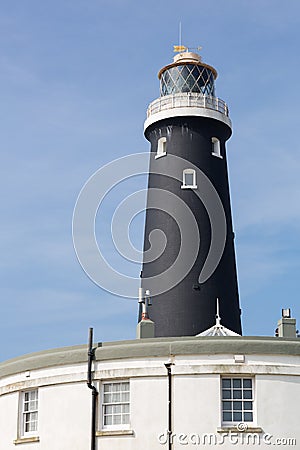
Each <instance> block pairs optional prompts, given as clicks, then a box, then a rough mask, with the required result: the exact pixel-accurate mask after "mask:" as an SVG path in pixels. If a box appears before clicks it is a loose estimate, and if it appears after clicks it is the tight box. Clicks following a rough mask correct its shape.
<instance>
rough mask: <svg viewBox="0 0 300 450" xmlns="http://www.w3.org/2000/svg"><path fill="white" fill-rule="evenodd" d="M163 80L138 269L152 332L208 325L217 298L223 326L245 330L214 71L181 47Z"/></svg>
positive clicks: (226, 133)
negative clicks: (149, 301)
mask: <svg viewBox="0 0 300 450" xmlns="http://www.w3.org/2000/svg"><path fill="white" fill-rule="evenodd" d="M177 50H178V49H177ZM158 78H159V81H160V97H159V98H158V99H156V100H154V101H153V102H152V103H150V105H149V107H148V110H147V118H146V121H145V126H144V132H145V137H146V139H147V140H148V141H149V142H150V144H151V153H150V165H149V179H148V194H147V209H146V222H145V234H144V259H143V267H142V272H141V286H142V291H143V292H145V291H146V290H147V291H148V292H150V295H151V297H152V306H151V309H150V319H151V320H152V321H153V322H154V323H155V336H156V337H160V336H165V337H167V336H195V335H197V334H200V333H201V332H204V331H205V330H207V329H209V328H210V327H212V326H213V325H214V323H215V317H216V304H217V303H216V299H219V300H218V302H219V310H220V316H221V317H222V324H223V325H224V326H225V327H227V328H228V329H230V330H232V331H233V332H235V333H237V334H241V333H242V330H241V319H240V315H241V310H240V305H239V294H238V284H237V273H236V261H235V250H234V232H233V226H232V215H231V205H230V192H229V180H228V170H227V157H226V141H227V140H228V139H229V138H230V136H231V133H232V126H231V120H230V118H229V111H228V106H227V104H226V103H225V102H224V101H223V100H221V99H220V98H218V97H217V96H216V92H215V80H216V78H217V71H216V70H215V69H214V68H213V67H212V66H210V65H208V64H206V63H204V62H203V61H202V59H201V56H200V55H199V54H198V53H194V52H191V51H189V49H187V48H185V47H180V48H179V52H178V53H177V54H176V56H175V57H174V60H173V62H172V63H170V64H168V65H166V66H165V67H163V68H162V69H161V70H160V71H159V73H158ZM140 317H141V314H140Z"/></svg>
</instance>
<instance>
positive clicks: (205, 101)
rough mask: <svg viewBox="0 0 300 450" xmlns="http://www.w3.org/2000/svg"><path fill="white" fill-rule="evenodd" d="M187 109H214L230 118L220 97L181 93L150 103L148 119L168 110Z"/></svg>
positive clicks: (226, 107)
mask: <svg viewBox="0 0 300 450" xmlns="http://www.w3.org/2000/svg"><path fill="white" fill-rule="evenodd" d="M186 107H192V108H207V109H213V110H214V111H219V112H220V113H221V114H224V115H225V116H227V117H228V116H229V110H228V106H227V104H226V103H225V102H224V101H223V100H221V99H220V98H218V97H211V96H208V95H203V94H197V93H196V92H186V93H184V92H180V93H177V94H171V95H165V96H163V97H160V98H158V99H157V100H154V101H153V102H152V103H150V105H149V107H148V109H147V117H150V116H152V114H157V113H158V112H160V111H164V110H166V109H172V108H186Z"/></svg>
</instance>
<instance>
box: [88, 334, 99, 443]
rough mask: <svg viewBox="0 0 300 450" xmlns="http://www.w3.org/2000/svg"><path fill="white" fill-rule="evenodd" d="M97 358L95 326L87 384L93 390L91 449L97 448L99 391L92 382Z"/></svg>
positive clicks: (90, 337)
mask: <svg viewBox="0 0 300 450" xmlns="http://www.w3.org/2000/svg"><path fill="white" fill-rule="evenodd" d="M94 359H95V348H93V328H90V329H89V343H88V371H87V386H88V388H89V389H91V390H92V414H91V450H96V406H97V397H98V391H97V389H96V387H95V386H94V385H93V384H92V363H93V360H94Z"/></svg>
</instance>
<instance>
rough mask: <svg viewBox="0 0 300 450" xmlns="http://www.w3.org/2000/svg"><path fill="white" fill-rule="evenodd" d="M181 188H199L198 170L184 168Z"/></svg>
mask: <svg viewBox="0 0 300 450" xmlns="http://www.w3.org/2000/svg"><path fill="white" fill-rule="evenodd" d="M181 189H197V183H196V171H195V170H194V169H184V171H183V173H182V185H181Z"/></svg>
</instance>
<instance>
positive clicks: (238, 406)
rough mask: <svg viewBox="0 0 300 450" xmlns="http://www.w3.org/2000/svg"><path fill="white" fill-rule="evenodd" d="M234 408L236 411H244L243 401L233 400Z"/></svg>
mask: <svg viewBox="0 0 300 450" xmlns="http://www.w3.org/2000/svg"><path fill="white" fill-rule="evenodd" d="M233 409H234V410H235V411H242V402H233Z"/></svg>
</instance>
